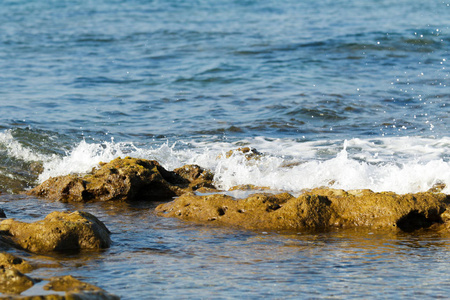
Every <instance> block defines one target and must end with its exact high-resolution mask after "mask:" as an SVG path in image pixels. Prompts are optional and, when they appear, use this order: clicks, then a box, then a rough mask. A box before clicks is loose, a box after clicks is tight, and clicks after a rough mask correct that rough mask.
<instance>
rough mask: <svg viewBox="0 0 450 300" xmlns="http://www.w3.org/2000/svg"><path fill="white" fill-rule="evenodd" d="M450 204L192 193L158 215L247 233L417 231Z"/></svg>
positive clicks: (348, 194) (389, 197)
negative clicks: (358, 229)
mask: <svg viewBox="0 0 450 300" xmlns="http://www.w3.org/2000/svg"><path fill="white" fill-rule="evenodd" d="M449 202H450V199H449V197H448V196H447V195H445V194H440V193H416V194H406V195H398V194H395V193H391V192H382V193H374V192H372V191H370V190H353V191H344V190H336V189H314V190H311V191H308V192H305V193H303V194H301V195H300V196H299V197H293V196H292V195H290V194H288V193H281V194H277V195H274V194H268V193H260V194H253V195H250V196H249V197H247V198H245V199H235V198H233V197H231V196H227V195H223V194H214V195H204V196H199V195H195V194H193V193H189V194H185V195H182V196H181V197H179V198H177V199H175V200H174V201H172V202H169V203H164V204H160V205H159V206H158V207H157V208H156V211H157V212H158V213H159V214H160V215H161V216H166V217H177V218H180V219H184V220H189V221H197V222H213V223H215V224H221V225H233V226H238V227H243V228H246V229H259V230H296V231H299V230H325V229H332V228H350V227H358V226H363V227H370V228H396V229H397V228H398V229H400V230H403V231H413V230H416V229H420V228H427V227H430V226H431V225H433V224H436V223H443V222H444V220H443V218H442V216H446V215H447V214H449V213H448V208H447V207H448V203H449ZM449 215H450V214H449Z"/></svg>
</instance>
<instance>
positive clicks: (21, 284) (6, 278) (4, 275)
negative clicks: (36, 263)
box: [0, 265, 34, 294]
mask: <svg viewBox="0 0 450 300" xmlns="http://www.w3.org/2000/svg"><path fill="white" fill-rule="evenodd" d="M33 285H34V281H33V279H31V278H30V277H28V276H27V275H24V274H22V273H21V272H20V271H19V270H17V269H15V268H8V267H5V266H3V265H0V293H4V294H20V293H22V292H23V291H26V290H28V289H29V288H30V287H32V286H33Z"/></svg>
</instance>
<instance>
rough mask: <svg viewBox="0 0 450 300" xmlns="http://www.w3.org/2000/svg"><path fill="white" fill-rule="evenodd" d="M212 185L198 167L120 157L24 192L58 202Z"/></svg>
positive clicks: (154, 195) (146, 196)
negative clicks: (169, 167)
mask: <svg viewBox="0 0 450 300" xmlns="http://www.w3.org/2000/svg"><path fill="white" fill-rule="evenodd" d="M205 186H207V187H213V185H212V174H210V172H208V171H205V170H203V169H202V168H200V167H198V166H185V167H182V168H179V169H177V170H175V171H174V172H170V171H167V170H166V169H164V168H163V167H162V166H161V165H160V164H159V163H158V162H156V161H151V160H145V159H136V158H131V157H126V158H124V159H121V158H120V157H119V158H117V159H114V160H112V161H111V162H109V163H107V164H104V163H103V164H101V165H100V168H99V169H94V170H93V171H92V172H91V174H87V175H85V176H77V175H67V176H60V177H54V178H50V179H48V180H47V181H45V182H44V183H42V184H40V185H39V186H37V187H35V188H34V189H32V190H31V191H29V192H28V193H27V194H29V195H33V196H38V197H43V198H47V199H50V200H57V201H62V202H72V201H73V202H89V201H120V200H126V201H133V200H161V199H171V198H172V197H174V196H179V195H181V194H183V193H185V192H187V191H192V190H195V189H197V188H200V187H205Z"/></svg>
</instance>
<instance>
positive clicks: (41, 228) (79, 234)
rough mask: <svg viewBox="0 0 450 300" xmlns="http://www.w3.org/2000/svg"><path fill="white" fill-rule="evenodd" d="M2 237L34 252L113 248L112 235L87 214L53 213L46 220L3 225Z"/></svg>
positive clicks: (10, 220)
mask: <svg viewBox="0 0 450 300" xmlns="http://www.w3.org/2000/svg"><path fill="white" fill-rule="evenodd" d="M0 235H1V236H2V237H3V239H4V240H5V241H7V242H9V243H10V244H12V245H14V246H16V247H18V248H22V249H25V250H27V251H30V252H36V253H42V252H49V251H63V250H80V249H101V248H108V247H109V246H110V243H111V240H110V232H109V230H108V229H107V228H106V226H105V225H104V224H103V223H102V222H101V221H99V220H98V219H97V218H96V217H95V216H93V215H91V214H89V213H86V212H80V211H76V212H53V213H51V214H49V215H47V217H45V219H44V220H41V221H37V222H34V223H25V222H20V221H16V220H14V219H6V220H3V221H2V222H0Z"/></svg>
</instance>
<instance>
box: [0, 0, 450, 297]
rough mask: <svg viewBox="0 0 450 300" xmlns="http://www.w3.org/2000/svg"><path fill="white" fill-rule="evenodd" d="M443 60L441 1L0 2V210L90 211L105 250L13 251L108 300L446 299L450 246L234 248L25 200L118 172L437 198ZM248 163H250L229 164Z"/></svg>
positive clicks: (186, 228)
mask: <svg viewBox="0 0 450 300" xmlns="http://www.w3.org/2000/svg"><path fill="white" fill-rule="evenodd" d="M449 49H450V1H449V0H428V1H420V0H397V1H393V0H369V1H358V0H346V1H343V0H319V1H310V0H303V1H294V0H281V1H274V0H215V1H212V0H191V1H185V0H165V1H162V0H108V1H106V0H96V1H93V0H71V1H68V0H48V1H38V0H0V193H1V194H0V208H3V209H4V210H5V213H6V215H7V216H8V217H11V218H16V219H20V220H24V221H30V222H31V221H35V220H40V219H42V218H44V217H45V215H47V214H48V213H50V212H52V211H55V210H59V211H65V210H85V211H89V212H91V213H93V214H94V215H96V216H97V217H98V218H99V219H100V220H102V221H103V222H104V223H105V224H106V226H107V227H108V228H109V229H110V230H111V231H112V240H113V243H112V246H111V248H109V249H107V250H104V251H101V252H98V251H95V252H92V251H82V252H81V253H70V254H67V253H57V254H48V255H44V256H35V255H31V254H23V253H21V252H17V253H19V254H20V255H26V256H27V257H29V259H30V260H37V261H46V262H52V261H54V262H58V263H59V264H60V265H61V266H60V267H58V268H43V269H42V268H41V269H38V270H36V271H34V272H33V273H32V274H31V276H36V277H42V278H46V277H51V276H55V275H67V274H71V275H73V276H75V277H77V278H79V279H81V280H84V281H86V282H89V283H92V284H96V285H98V286H100V287H102V288H104V289H105V290H107V291H108V292H110V293H113V294H116V295H118V296H120V297H121V298H122V299H162V298H166V299H174V298H177V299H188V298H189V299H191V298H197V299H209V298H216V299H236V298H240V299H242V298H247V299H251V298H258V299H259V298H271V299H286V298H295V299H349V298H358V299H359V298H365V299H370V298H390V299H392V298H413V297H414V298H419V297H420V298H446V297H448V294H449V293H450V272H449V271H448V270H449V269H450V263H449V260H448V258H449V257H450V235H442V234H437V233H433V232H421V233H420V234H418V233H398V232H377V231H371V230H367V229H361V230H337V231H333V232H315V233H305V232H292V233H280V232H263V231H258V230H255V231H245V230H240V229H238V228H221V227H215V226H208V225H204V224H194V223H189V222H184V221H180V220H177V219H169V218H162V217H159V216H157V215H156V214H155V213H154V208H155V207H156V205H157V204H159V203H158V202H156V203H155V202H152V203H148V202H144V201H142V202H140V201H137V202H134V203H88V204H64V203H59V202H51V201H47V200H42V199H37V198H33V197H29V196H24V195H23V194H21V191H24V190H28V189H30V188H32V187H34V186H36V185H38V184H39V183H42V182H43V181H45V180H46V179H48V178H50V177H53V176H59V175H67V174H72V173H76V174H83V173H86V172H89V171H90V170H92V168H94V167H96V166H98V163H99V162H101V161H103V162H107V161H110V160H112V159H114V158H116V157H126V156H131V157H138V158H145V159H151V160H157V161H158V162H160V163H161V165H162V166H164V167H165V168H166V169H168V170H173V169H174V168H178V167H181V166H183V165H185V164H197V165H200V166H202V167H204V168H207V169H209V170H211V171H212V172H213V173H214V174H215V176H214V183H215V185H216V186H217V187H218V188H220V189H222V190H224V191H228V190H229V189H230V188H231V187H233V186H237V185H246V184H253V185H255V186H264V187H269V188H270V189H271V190H272V191H287V192H289V193H292V194H293V195H296V194H299V193H301V192H302V191H303V190H305V189H311V188H315V187H331V188H337V189H345V190H349V189H371V190H373V191H375V192H382V191H393V192H396V193H399V194H405V193H416V192H424V191H427V190H429V189H431V188H433V187H436V186H439V187H441V188H442V192H444V193H447V194H450V134H449V129H450V119H449V113H450V88H449V85H450V78H449V74H450V72H449V70H450V66H449V64H450V55H449ZM243 147H250V148H252V149H256V150H255V151H258V152H259V153H261V156H260V157H259V158H258V159H257V160H248V159H246V157H245V155H244V154H243V153H241V152H239V151H235V152H233V154H232V155H231V156H230V155H226V153H227V152H229V151H230V150H236V149H239V148H243ZM236 197H240V195H239V194H236ZM45 292H46V291H43V290H40V289H39V285H37V286H36V287H34V288H32V290H30V291H26V292H24V295H27V294H29V295H31V294H36V293H45Z"/></svg>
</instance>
